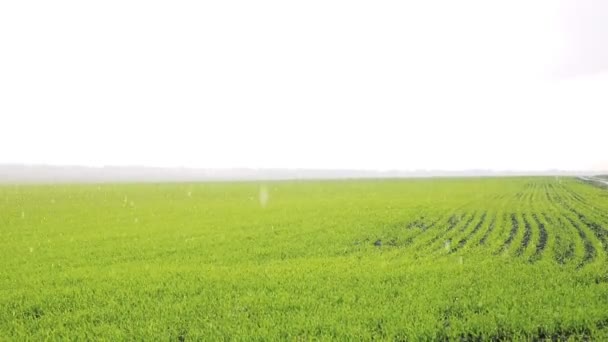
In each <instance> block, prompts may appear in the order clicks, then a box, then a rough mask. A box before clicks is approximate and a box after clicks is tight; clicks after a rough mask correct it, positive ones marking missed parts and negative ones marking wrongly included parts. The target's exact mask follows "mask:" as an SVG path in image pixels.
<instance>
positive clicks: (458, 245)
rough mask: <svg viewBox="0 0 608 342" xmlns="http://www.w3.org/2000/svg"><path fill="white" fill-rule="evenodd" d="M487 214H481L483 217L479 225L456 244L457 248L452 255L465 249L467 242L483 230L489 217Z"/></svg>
mask: <svg viewBox="0 0 608 342" xmlns="http://www.w3.org/2000/svg"><path fill="white" fill-rule="evenodd" d="M487 214H488V213H487V212H485V211H484V212H483V214H481V217H480V219H479V222H477V224H476V225H475V227H474V228H473V230H471V232H470V233H469V234H467V235H466V236H465V237H464V238H462V239H461V240H460V241H458V243H457V244H456V247H454V248H453V249H452V250H451V251H450V253H453V252H456V251H457V250H459V249H460V248H462V247H464V246H465V245H466V244H467V242H468V241H469V239H470V238H471V237H473V236H474V235H475V234H476V233H477V232H478V231H479V229H481V226H483V223H484V222H485V220H486V216H487Z"/></svg>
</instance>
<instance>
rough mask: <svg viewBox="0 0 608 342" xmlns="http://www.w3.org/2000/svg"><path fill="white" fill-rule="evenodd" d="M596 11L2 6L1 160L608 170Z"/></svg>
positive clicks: (606, 103) (607, 53)
mask: <svg viewBox="0 0 608 342" xmlns="http://www.w3.org/2000/svg"><path fill="white" fill-rule="evenodd" d="M607 125H608V2H605V1H603V0H583V1H581V0H572V1H565V0H562V1H561V2H560V1H557V0H538V1H532V0H525V1H523V0H519V1H513V0H511V1H488V0H479V1H471V0H464V1H353V0H349V1H332V0H321V1H316V0H312V1H311V0H307V1H285V0H281V1H230V0H227V1H192V2H188V1H149V0H148V1H128V0H120V1H107V0H106V1H27V0H20V1H3V2H0V163H36V164H37V163H44V164H78V165H147V166H191V167H287V168H301V167H302V168H361V169H403V170H409V169H445V170H459V169H470V168H489V169H501V170H505V169H510V170H541V169H549V168H560V169H569V170H572V169H600V168H604V169H608V147H607V146H608V144H606V140H607V139H606V138H607V137H608V134H607V132H608V131H607V128H608V126H607Z"/></svg>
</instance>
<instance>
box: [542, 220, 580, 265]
mask: <svg viewBox="0 0 608 342" xmlns="http://www.w3.org/2000/svg"><path fill="white" fill-rule="evenodd" d="M543 217H544V218H545V221H546V222H547V223H549V224H550V225H551V226H553V227H556V226H557V224H558V223H559V225H560V227H561V228H560V229H562V230H563V229H564V227H565V226H566V224H565V223H564V222H563V221H562V219H561V218H559V217H558V218H557V222H555V221H554V220H553V218H552V217H551V216H549V215H548V214H546V213H543ZM576 236H578V237H579V238H580V235H578V232H577V234H576ZM566 242H567V244H568V245H567V247H566V248H565V250H564V251H563V253H562V251H560V250H559V247H562V244H563V243H564V242H563V241H562V237H561V235H560V234H555V246H554V247H553V259H554V260H555V262H557V263H558V264H560V265H565V264H567V263H569V262H570V261H572V260H574V258H575V256H576V254H575V246H574V242H573V241H571V240H569V239H567V240H566ZM582 242H583V247H584V240H582Z"/></svg>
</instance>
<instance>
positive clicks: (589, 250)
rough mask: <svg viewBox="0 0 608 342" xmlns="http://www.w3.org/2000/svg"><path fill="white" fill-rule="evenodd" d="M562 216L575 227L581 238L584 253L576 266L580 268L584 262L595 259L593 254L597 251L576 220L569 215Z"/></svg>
mask: <svg viewBox="0 0 608 342" xmlns="http://www.w3.org/2000/svg"><path fill="white" fill-rule="evenodd" d="M564 217H565V218H566V220H568V222H570V224H571V225H572V226H573V227H574V228H575V229H576V231H577V232H578V235H579V236H580V238H581V240H583V246H584V247H585V255H584V256H583V260H581V262H580V263H579V265H578V266H577V268H581V267H583V266H584V265H585V264H588V263H590V262H592V261H593V260H594V259H595V256H596V255H597V251H596V249H595V246H594V245H593V243H592V242H591V240H589V238H587V234H585V231H584V230H583V229H582V228H581V227H580V225H579V224H578V223H576V221H574V220H573V219H572V218H571V217H569V216H564Z"/></svg>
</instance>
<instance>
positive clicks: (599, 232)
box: [558, 198, 608, 253]
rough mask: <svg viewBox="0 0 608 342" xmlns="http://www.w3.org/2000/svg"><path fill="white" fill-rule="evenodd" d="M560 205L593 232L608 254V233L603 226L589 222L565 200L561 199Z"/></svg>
mask: <svg viewBox="0 0 608 342" xmlns="http://www.w3.org/2000/svg"><path fill="white" fill-rule="evenodd" d="M558 203H559V204H560V205H561V206H562V207H563V208H565V209H566V210H568V211H570V212H571V213H572V214H574V215H575V216H576V217H577V218H578V220H579V221H580V222H581V223H583V224H584V225H585V226H587V228H589V230H591V231H592V232H593V234H594V235H595V237H596V238H597V239H598V240H599V241H600V243H601V244H602V247H603V249H604V251H606V252H607V253H608V231H607V230H606V229H605V228H604V227H603V226H602V225H600V224H598V223H597V222H594V221H591V220H589V219H588V218H587V217H586V216H585V215H584V214H582V213H581V212H579V211H578V210H576V208H574V207H572V206H571V205H570V204H568V203H567V202H566V200H565V199H563V198H560V199H559V200H558Z"/></svg>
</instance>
